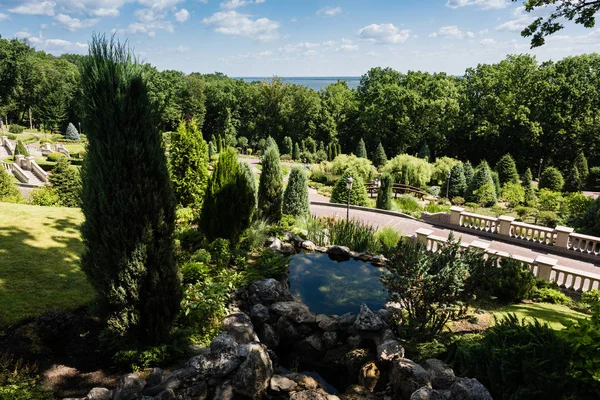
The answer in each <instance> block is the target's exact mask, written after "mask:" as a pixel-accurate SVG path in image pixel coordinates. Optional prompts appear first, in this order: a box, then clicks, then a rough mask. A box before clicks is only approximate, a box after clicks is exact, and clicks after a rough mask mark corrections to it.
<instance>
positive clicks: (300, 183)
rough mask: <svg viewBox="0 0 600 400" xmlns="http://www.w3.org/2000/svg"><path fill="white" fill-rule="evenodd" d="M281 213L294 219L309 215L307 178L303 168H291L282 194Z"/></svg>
mask: <svg viewBox="0 0 600 400" xmlns="http://www.w3.org/2000/svg"><path fill="white" fill-rule="evenodd" d="M283 213H284V214H289V215H293V216H294V217H306V216H309V215H310V202H309V200H308V176H307V173H306V170H305V169H304V168H300V167H293V168H292V170H291V172H290V177H289V179H288V185H287V187H286V188H285V192H284V193H283Z"/></svg>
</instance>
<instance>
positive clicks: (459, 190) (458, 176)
mask: <svg viewBox="0 0 600 400" xmlns="http://www.w3.org/2000/svg"><path fill="white" fill-rule="evenodd" d="M449 183H450V185H449V192H450V194H449V197H450V198H451V199H452V198H455V197H461V196H464V194H465V191H466V190H467V180H466V178H465V169H464V166H463V163H461V162H458V163H456V164H455V165H454V166H453V167H452V169H451V170H450V182H449Z"/></svg>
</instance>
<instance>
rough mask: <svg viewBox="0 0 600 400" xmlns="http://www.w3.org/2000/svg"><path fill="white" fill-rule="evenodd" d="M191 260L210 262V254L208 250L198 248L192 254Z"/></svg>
mask: <svg viewBox="0 0 600 400" xmlns="http://www.w3.org/2000/svg"><path fill="white" fill-rule="evenodd" d="M191 260H192V261H195V262H199V263H203V264H210V261H211V255H210V252H209V251H208V250H206V249H199V250H197V251H196V252H195V253H194V254H193V255H192V258H191Z"/></svg>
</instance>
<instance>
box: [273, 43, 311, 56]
mask: <svg viewBox="0 0 600 400" xmlns="http://www.w3.org/2000/svg"><path fill="white" fill-rule="evenodd" d="M320 46H321V44H320V43H311V42H302V43H296V44H286V45H285V46H283V47H280V48H279V52H280V53H298V52H300V51H306V50H310V49H316V48H318V47H320Z"/></svg>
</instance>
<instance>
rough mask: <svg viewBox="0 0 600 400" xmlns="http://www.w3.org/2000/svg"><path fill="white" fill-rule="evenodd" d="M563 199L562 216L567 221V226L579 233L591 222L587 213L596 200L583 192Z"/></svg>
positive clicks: (566, 195)
mask: <svg viewBox="0 0 600 400" xmlns="http://www.w3.org/2000/svg"><path fill="white" fill-rule="evenodd" d="M563 199H564V201H563V204H562V207H561V215H562V217H563V219H564V220H566V224H567V226H571V227H573V228H575V229H577V230H578V231H579V229H581V227H583V226H585V225H586V224H587V223H588V222H589V220H588V219H587V218H589V217H586V212H587V210H588V208H589V207H590V206H591V205H592V204H593V203H594V199H592V198H591V197H588V196H586V195H584V194H583V193H581V192H578V193H567V194H565V196H564V197H563Z"/></svg>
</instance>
